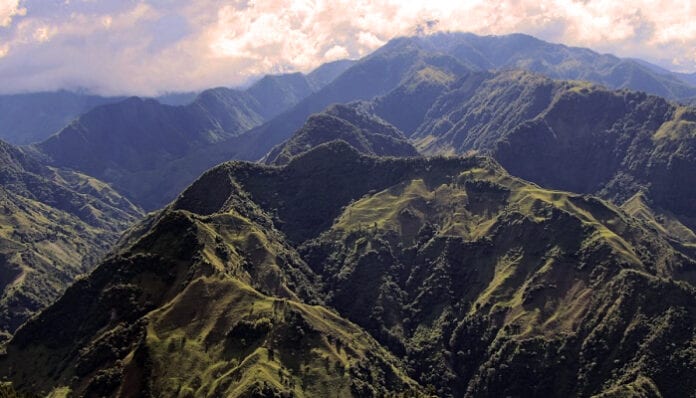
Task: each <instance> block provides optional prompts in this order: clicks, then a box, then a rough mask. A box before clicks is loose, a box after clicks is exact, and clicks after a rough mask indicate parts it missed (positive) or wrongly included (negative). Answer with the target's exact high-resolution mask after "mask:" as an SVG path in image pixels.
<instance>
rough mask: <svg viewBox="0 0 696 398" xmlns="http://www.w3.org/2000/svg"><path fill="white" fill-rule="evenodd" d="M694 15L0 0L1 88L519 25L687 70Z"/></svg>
mask: <svg viewBox="0 0 696 398" xmlns="http://www.w3.org/2000/svg"><path fill="white" fill-rule="evenodd" d="M25 14H26V15H25ZM19 15H24V16H23V17H22V18H21V20H20V19H18V21H19V22H18V23H15V20H14V19H15V17H16V16H19ZM694 20H696V7H694V6H692V5H691V1H689V0H634V1H632V2H622V1H615V0H498V1H491V0H464V1H448V0H409V1H403V0H381V1H372V0H351V1H348V0H334V1H329V0H297V1H288V0H247V1H243V0H242V1H235V2H220V1H218V0H196V1H190V0H168V1H166V2H162V1H154V0H152V1H138V2H123V1H120V0H103V1H99V2H94V1H85V0H82V1H70V2H68V1H65V2H50V3H49V2H46V1H44V0H24V1H23V2H20V1H18V0H9V1H8V0H0V26H2V28H0V58H2V61H1V62H0V87H1V88H2V89H3V90H5V91H21V90H37V89H55V88H61V87H68V88H71V87H73V88H74V87H85V88H88V89H93V90H99V91H100V92H102V93H106V94H124V93H128V94H154V93H157V92H161V91H167V90H192V89H201V88H205V87H210V86H218V85H234V84H238V83H242V82H244V81H245V80H246V79H248V78H249V77H250V76H253V75H257V74H261V73H269V72H283V71H294V70H300V71H308V70H310V69H312V68H314V67H316V66H318V65H320V64H321V63H323V62H327V61H331V60H335V59H338V58H342V57H351V58H357V57H360V56H363V55H365V54H367V53H369V52H370V51H373V50H374V49H376V48H378V47H379V46H381V45H383V44H384V43H386V42H387V41H388V40H389V39H391V38H393V37H395V36H400V35H411V34H414V33H415V32H416V31H418V30H419V27H420V30H421V31H425V32H429V31H471V32H474V33H478V34H506V33H513V32H523V33H529V34H532V35H536V36H538V37H540V38H542V39H545V40H549V41H553V42H563V43H566V44H569V45H578V46H589V47H592V48H595V49H597V50H599V51H603V52H614V53H617V54H618V55H621V56H634V57H643V58H646V59H648V60H652V61H655V62H661V63H662V65H664V66H670V65H671V66H672V67H673V68H678V69H682V70H690V71H694V70H696V59H694V58H695V56H694V54H696V24H694V23H693V21H694Z"/></svg>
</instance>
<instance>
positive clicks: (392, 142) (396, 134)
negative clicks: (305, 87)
mask: <svg viewBox="0 0 696 398" xmlns="http://www.w3.org/2000/svg"><path fill="white" fill-rule="evenodd" d="M334 140H343V141H345V142H347V143H348V144H350V145H351V146H352V147H353V148H355V149H357V150H358V152H360V153H363V154H366V155H373V156H404V157H409V156H418V151H417V150H416V148H414V147H413V145H411V144H410V143H409V142H408V140H407V139H406V137H405V136H404V134H403V133H402V132H401V131H399V130H398V129H397V128H395V127H394V126H392V125H391V124H389V123H387V122H385V121H384V120H382V119H381V118H379V117H376V116H374V111H372V110H371V105H369V104H368V103H365V102H354V103H350V104H347V105H332V106H330V107H329V108H327V109H326V110H325V111H323V112H321V113H317V114H314V115H311V116H310V117H309V118H308V119H307V122H306V123H305V124H304V126H302V128H301V129H299V130H298V131H296V132H295V134H293V136H292V138H290V139H289V140H287V141H285V142H284V143H282V144H280V145H278V146H276V147H275V148H273V149H272V150H271V151H270V152H269V153H268V155H266V156H265V157H264V159H263V162H264V163H266V164H276V165H283V164H286V163H287V162H288V161H289V160H290V159H291V158H292V157H294V156H297V155H299V154H301V153H304V152H306V151H308V150H310V149H312V148H314V147H316V146H319V145H321V144H323V143H326V142H329V141H334Z"/></svg>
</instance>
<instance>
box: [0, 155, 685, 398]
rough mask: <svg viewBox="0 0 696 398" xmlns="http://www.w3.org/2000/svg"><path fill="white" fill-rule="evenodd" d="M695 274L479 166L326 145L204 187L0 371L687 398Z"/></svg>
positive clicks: (580, 204)
mask: <svg viewBox="0 0 696 398" xmlns="http://www.w3.org/2000/svg"><path fill="white" fill-rule="evenodd" d="M694 271H696V263H694V262H693V261H692V260H690V259H689V258H688V257H686V256H684V255H682V254H681V253H680V252H679V251H677V250H675V249H674V248H673V246H672V243H670V241H669V240H668V237H667V235H666V234H664V233H661V232H659V231H655V230H654V229H652V228H650V225H649V224H648V223H647V222H645V221H643V220H640V219H636V218H633V217H631V216H629V215H628V214H627V213H626V212H624V211H622V210H621V209H619V208H617V207H614V206H612V205H610V204H607V203H606V202H603V201H602V200H599V199H596V198H593V197H589V196H582V195H575V194H569V193H565V192H561V191H551V190H546V189H543V188H540V187H538V186H536V185H533V184H530V183H527V182H525V181H523V180H520V179H518V178H516V177H512V176H510V175H508V174H507V173H506V172H505V171H503V169H502V168H501V167H500V166H498V165H497V164H496V163H495V162H493V161H492V160H490V159H487V158H483V157H469V158H429V159H427V158H401V159H397V158H382V159H380V158H375V157H365V156H361V155H360V154H359V153H358V152H357V151H356V150H355V149H354V148H352V147H351V146H350V145H348V144H346V143H345V142H332V143H328V144H324V145H320V146H318V147H317V148H315V149H313V150H311V151H309V152H307V153H305V154H302V155H300V156H298V157H296V158H293V159H292V160H291V161H290V162H289V163H288V164H287V165H285V166H283V167H269V166H263V165H258V164H250V163H237V162H233V163H226V164H223V165H221V166H219V167H217V168H215V169H212V170H210V171H208V172H206V173H205V174H204V175H203V176H201V177H200V178H199V179H198V180H197V181H196V182H195V183H194V184H193V185H192V186H191V187H190V188H188V189H187V190H186V191H185V192H184V193H183V194H182V195H181V196H180V197H179V198H178V199H177V200H176V201H175V202H174V203H173V204H172V205H171V206H169V207H168V208H167V209H165V210H164V211H162V212H161V213H159V214H157V215H154V216H152V217H150V218H149V219H148V220H146V221H145V222H143V223H142V224H141V225H140V226H139V227H138V228H136V229H134V230H133V231H132V232H131V234H130V235H129V236H128V237H127V238H124V239H123V240H122V245H121V246H120V248H119V249H118V250H116V251H114V252H113V254H112V255H111V256H110V257H109V258H108V259H107V260H106V261H105V262H104V263H103V264H102V265H100V266H99V267H98V268H97V270H96V271H95V272H93V273H92V274H91V275H90V276H89V277H88V278H86V279H83V280H81V281H79V282H78V283H77V284H75V285H74V286H73V287H71V288H70V289H68V291H67V292H66V294H65V295H64V296H63V297H62V298H61V299H60V300H58V302H57V303H56V304H54V305H52V306H51V307H49V308H48V309H47V310H45V311H44V312H42V313H41V314H40V315H39V316H38V317H37V318H35V319H33V320H31V321H29V322H28V323H27V324H25V325H24V326H23V327H22V328H21V329H20V330H19V331H18V332H17V333H16V335H15V337H14V338H13V340H12V341H11V342H10V344H9V345H8V348H7V354H6V355H5V356H4V357H3V358H2V359H1V360H0V361H2V363H1V366H0V369H2V372H3V376H7V377H8V378H9V380H12V381H13V382H14V384H15V387H17V388H19V389H22V390H27V391H33V392H41V391H44V392H47V391H50V390H51V389H52V388H54V387H58V386H64V387H68V388H70V389H72V390H73V391H74V392H75V393H77V394H78V395H79V394H86V395H90V394H92V395H100V396H114V395H117V394H126V395H127V394H128V393H129V392H132V391H144V392H146V393H149V394H150V395H153V396H162V395H167V396H172V395H181V394H189V395H206V394H207V395H210V394H213V395H215V394H224V395H226V396H250V395H252V391H266V393H265V394H266V395H263V394H261V393H259V394H261V396H271V395H272V394H273V393H278V394H280V393H281V392H283V391H284V392H286V393H289V392H290V391H292V392H293V393H294V394H295V395H296V396H317V395H326V394H327V392H328V391H331V395H334V394H335V395H339V396H351V395H352V396H384V395H387V394H388V393H389V392H392V393H393V392H402V393H406V392H408V393H411V394H418V393H420V392H422V391H423V390H422V389H421V388H420V387H418V385H417V384H416V383H415V382H413V381H412V379H414V380H416V381H418V382H419V384H420V385H430V387H429V390H430V391H431V392H433V393H435V394H437V395H438V396H444V397H447V396H476V397H479V396H491V397H493V396H533V395H539V396H555V395H564V396H590V395H594V394H600V393H608V394H622V393H624V394H625V393H627V392H629V391H635V390H636V389H643V390H646V391H653V392H656V393H658V394H662V396H666V397H670V396H674V397H677V396H684V395H686V394H688V392H690V391H694V389H696V385H693V383H692V381H693V380H696V374H694V369H696V367H695V366H694V364H696V356H695V355H694V352H696V347H695V346H694V342H695V341H696V334H695V333H696V330H695V326H694V325H696V318H695V317H696V313H695V312H694V311H695V310H694V308H696V289H695V288H694V282H696V273H695V272H694ZM310 304H314V305H310ZM328 307H332V308H334V309H335V310H336V311H338V315H337V314H336V313H335V312H332V311H327V310H326V309H325V308H328ZM339 315H340V316H341V317H339ZM346 318H347V319H349V320H350V321H352V322H354V323H351V322H350V321H348V320H345V319H346ZM66 319H69V320H70V322H67V323H66V322H65V320H66ZM58 325H61V326H60V327H59V326H58ZM363 330H366V331H368V332H369V333H370V335H371V336H372V337H370V336H368V335H367V334H366V333H365V332H364V331H363ZM373 338H374V339H376V340H377V341H378V342H379V343H381V344H378V343H377V341H375V340H374V339H373ZM388 351H389V352H388ZM394 356H397V357H400V359H395V358H394ZM655 364H659V366H655ZM407 374H408V376H407ZM409 376H410V377H411V378H412V379H409ZM675 379H678V380H680V382H679V383H675V382H674V380H675ZM350 380H352V381H350ZM510 380H515V382H514V383H512V382H509V381H510ZM328 386H331V387H328ZM327 388H331V390H327Z"/></svg>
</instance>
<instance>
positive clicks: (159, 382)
mask: <svg viewBox="0 0 696 398" xmlns="http://www.w3.org/2000/svg"><path fill="white" fill-rule="evenodd" d="M255 167H257V166H255ZM210 183H212V184H213V185H209V184H210ZM213 204H215V205H220V206H222V207H220V208H217V209H215V211H213V207H214V206H213ZM123 242H124V243H123V244H122V246H121V248H120V249H119V250H117V251H115V252H114V253H113V254H112V256H111V257H109V258H108V259H106V260H105V262H104V263H102V264H101V265H100V266H99V267H98V268H97V269H96V270H95V271H94V272H93V273H92V274H91V275H90V276H89V277H88V278H86V279H83V280H80V281H79V282H77V283H76V284H75V285H74V286H72V287H71V288H69V289H68V291H67V292H66V294H65V295H64V296H63V297H62V298H61V299H60V300H58V301H57V302H56V303H55V304H54V305H52V306H51V307H50V308H48V309H47V310H45V311H44V312H43V313H42V314H41V315H40V316H39V317H37V318H35V319H33V320H31V321H30V322H28V323H27V324H25V325H24V326H23V327H22V328H21V329H20V330H19V331H18V332H17V334H16V335H15V337H14V338H13V340H12V341H11V343H10V344H9V345H8V348H7V355H6V356H5V357H3V358H2V359H0V362H2V365H0V369H2V373H3V376H6V377H9V379H10V380H12V381H14V386H15V388H17V389H19V390H24V391H31V392H35V393H44V394H45V393H47V392H49V391H51V390H52V389H54V388H63V389H66V388H67V389H69V390H70V391H72V392H73V393H74V394H77V395H85V396H131V395H133V394H141V395H144V396H210V395H213V396H218V395H224V396H231V397H237V396H241V397H252V396H253V397H273V396H297V397H304V396H306V397H310V396H395V395H396V393H397V392H404V393H408V396H420V395H422V393H421V391H422V389H421V388H420V387H419V386H418V385H417V384H416V383H415V382H413V381H412V380H411V379H409V378H408V377H407V376H406V375H405V374H404V373H403V371H402V370H401V368H402V365H401V364H400V362H399V361H398V360H396V359H395V358H394V357H393V356H392V355H391V354H389V353H388V352H387V351H386V350H385V349H384V348H382V347H381V346H380V345H379V344H378V343H377V342H376V341H374V339H372V338H371V337H370V336H369V335H368V334H367V333H365V332H364V331H362V330H361V329H360V328H359V327H357V326H355V325H353V324H352V323H350V322H348V321H346V320H344V319H342V318H340V317H339V316H338V315H336V314H335V313H334V312H332V311H330V310H328V309H326V308H324V307H322V306H319V305H316V304H320V303H321V302H322V301H323V300H322V298H321V295H320V294H319V293H318V292H317V291H316V287H315V286H317V285H318V283H317V281H316V275H314V274H313V273H312V271H311V270H310V269H309V268H308V267H307V266H306V265H305V264H304V262H303V261H302V260H301V259H300V258H299V256H297V253H296V252H295V251H294V249H292V248H291V247H290V246H288V245H287V243H285V242H284V241H283V238H282V234H280V233H279V232H278V231H277V230H276V229H275V228H274V227H273V224H272V222H271V220H270V218H269V215H268V214H267V213H265V212H264V211H262V210H261V209H260V208H259V207H258V206H257V205H256V204H255V203H253V202H252V201H250V200H249V199H248V195H247V194H246V193H245V192H243V191H240V190H239V189H238V187H237V185H236V184H235V183H234V181H233V180H232V179H230V176H229V175H228V170H227V169H224V168H221V169H215V170H212V171H210V172H208V173H206V174H205V175H204V176H203V177H201V179H200V180H199V181H198V182H197V183H195V184H194V185H193V186H192V187H191V188H189V189H188V190H187V191H186V192H184V193H183V194H182V196H181V197H180V198H179V199H178V200H177V201H176V202H175V203H174V204H172V205H171V206H170V207H169V208H167V209H165V210H163V211H162V212H161V213H159V214H158V215H157V216H155V217H153V218H150V219H149V220H147V221H146V222H145V223H144V224H143V225H142V226H141V227H140V228H136V229H135V230H133V232H132V234H131V236H129V237H127V238H125V239H124V240H123ZM312 304H314V305H312ZM66 318H67V319H70V320H71V321H70V322H69V323H68V324H67V325H64V326H63V324H64V323H65V319H66ZM59 325H61V326H59ZM37 361H38V362H37ZM279 394H280V395H279Z"/></svg>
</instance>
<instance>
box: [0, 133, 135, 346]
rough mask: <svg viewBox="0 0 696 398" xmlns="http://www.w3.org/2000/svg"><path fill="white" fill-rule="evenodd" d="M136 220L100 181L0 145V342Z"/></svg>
mask: <svg viewBox="0 0 696 398" xmlns="http://www.w3.org/2000/svg"><path fill="white" fill-rule="evenodd" d="M141 216H142V212H141V210H140V209H139V208H138V207H136V206H135V205H133V204H132V203H131V202H129V201H128V200H127V199H125V198H124V197H122V196H121V195H119V194H118V193H117V192H115V191H114V190H112V189H111V188H110V187H109V186H108V185H106V184H105V183H103V182H101V181H98V180H96V179H94V178H91V177H87V176H85V175H83V174H79V173H75V172H71V171H65V170H60V169H54V168H49V167H46V166H44V165H42V163H41V162H40V161H39V160H37V159H36V158H35V157H34V156H33V155H31V154H29V153H27V152H24V151H22V150H20V149H18V148H15V147H13V146H11V145H9V144H6V143H4V142H1V141H0V342H2V340H5V339H7V338H8V337H9V335H10V334H11V333H13V332H14V331H15V330H16V329H17V327H19V325H21V324H22V323H23V322H24V321H25V320H26V319H28V318H29V317H30V316H31V315H33V314H34V313H36V312H37V311H39V310H40V309H42V308H43V307H45V306H46V305H48V304H49V303H51V302H53V301H54V300H55V299H56V298H57V297H58V296H59V295H60V294H61V293H62V292H63V291H64V290H65V288H66V287H67V286H68V285H69V284H70V283H71V282H72V281H73V280H74V279H75V277H77V276H78V275H81V274H84V273H86V272H88V271H90V270H91V269H92V266H93V265H94V264H95V263H96V262H97V260H99V257H100V256H101V255H102V254H104V253H105V251H107V250H108V249H109V248H110V247H111V246H112V245H113V244H114V243H115V242H116V240H117V239H118V236H119V234H120V233H121V232H122V231H123V230H125V229H126V228H128V227H129V226H130V225H131V224H133V223H135V222H136V221H137V220H138V219H139V218H140V217H141Z"/></svg>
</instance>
